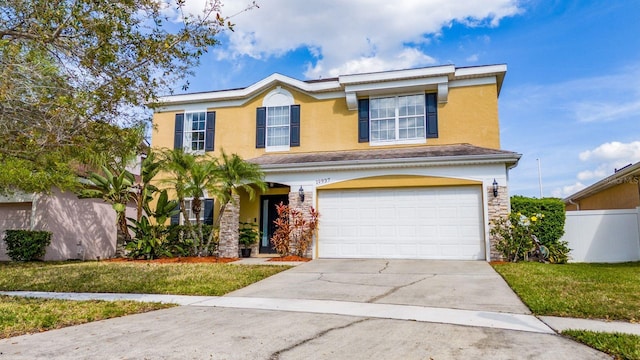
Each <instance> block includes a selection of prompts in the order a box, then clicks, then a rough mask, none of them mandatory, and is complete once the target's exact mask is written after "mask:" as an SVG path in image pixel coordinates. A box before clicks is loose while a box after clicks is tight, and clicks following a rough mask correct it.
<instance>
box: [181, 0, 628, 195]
mask: <svg viewBox="0 0 640 360" xmlns="http://www.w3.org/2000/svg"><path fill="white" fill-rule="evenodd" d="M203 1H204V0H187V6H188V8H189V9H190V10H192V11H194V12H196V11H197V10H198V9H199V8H201V7H202V4H203ZM248 3H249V1H244V0H227V1H225V2H224V6H223V8H222V13H223V15H225V16H229V15H232V14H236V13H238V12H239V11H240V10H241V9H243V8H244V7H246V6H247V4H248ZM257 3H258V5H259V6H260V7H259V8H257V9H253V10H250V11H247V12H240V13H239V14H237V15H235V16H234V17H233V18H232V22H234V23H235V24H236V27H235V32H226V33H223V34H221V36H220V38H219V39H220V41H221V44H220V45H219V46H217V47H215V48H213V49H211V51H210V52H209V53H208V54H206V55H205V56H204V57H203V58H202V61H201V65H200V66H199V67H198V68H197V69H195V76H194V77H192V78H190V79H188V80H189V83H190V87H189V89H188V91H187V92H198V91H211V90H221V89H229V88H238V87H246V86H249V85H251V84H252V83H254V82H256V81H259V80H261V79H262V78H264V77H266V76H268V75H270V74H272V73H275V72H277V73H281V74H284V75H287V76H291V77H293V78H297V79H301V80H307V79H318V78H326V77H333V76H337V75H339V74H350V73H359V72H370V71H380V70H390V69H406V68H414V67H423V66H432V65H442V64H454V65H456V66H473V65H487V64H507V66H508V71H507V76H506V78H505V82H504V85H503V87H502V92H501V94H500V100H499V103H500V109H499V110H500V123H501V141H502V148H503V149H505V150H511V151H516V152H518V153H521V154H522V155H523V156H522V159H521V160H520V163H519V165H518V167H517V168H515V169H513V170H512V171H511V173H510V177H511V178H510V187H511V189H510V190H511V193H512V194H519V195H526V196H535V197H539V196H540V188H539V183H538V162H537V160H536V159H540V168H541V175H542V191H543V196H545V197H546V196H556V197H565V196H567V195H569V194H571V193H573V192H575V191H578V190H580V189H581V188H583V187H585V186H588V185H590V184H592V183H594V182H596V181H598V180H600V179H602V178H603V177H605V176H608V175H610V174H612V173H613V171H614V169H615V168H620V167H622V166H624V165H627V164H629V163H635V162H638V161H640V1H639V0H609V1H607V0H603V1H554V0H546V1H543V0H529V1H527V0H524V1H518V0H483V1H475V0H468V1H454V0H403V1H396V2H390V1H388V0H386V1H384V0H350V1H346V0H324V1H299V0H258V1H257ZM178 89H179V86H177V87H176V90H177V91H179V90H178Z"/></svg>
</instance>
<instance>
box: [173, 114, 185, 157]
mask: <svg viewBox="0 0 640 360" xmlns="http://www.w3.org/2000/svg"><path fill="white" fill-rule="evenodd" d="M183 138H184V114H176V123H175V131H174V136H173V148H174V149H182V140H183Z"/></svg>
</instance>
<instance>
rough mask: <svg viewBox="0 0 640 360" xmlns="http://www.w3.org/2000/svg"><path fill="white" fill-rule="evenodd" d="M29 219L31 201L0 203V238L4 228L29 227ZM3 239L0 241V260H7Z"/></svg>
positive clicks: (19, 228) (17, 228)
mask: <svg viewBox="0 0 640 360" xmlns="http://www.w3.org/2000/svg"><path fill="white" fill-rule="evenodd" d="M30 220H31V203H30V202H28V203H9V204H0V238H3V237H4V231H5V230H22V229H29V226H30ZM9 260H11V259H9V257H8V256H7V248H6V244H5V243H4V241H0V261H9Z"/></svg>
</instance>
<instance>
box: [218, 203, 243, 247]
mask: <svg viewBox="0 0 640 360" xmlns="http://www.w3.org/2000/svg"><path fill="white" fill-rule="evenodd" d="M239 225H240V197H239V196H238V195H235V194H234V195H233V201H232V202H230V203H229V204H227V207H226V208H225V209H224V213H223V214H222V219H220V242H219V243H218V253H219V255H220V257H223V258H237V257H238V255H239V252H240V248H239V246H238V239H239V238H240V233H239V229H238V226H239Z"/></svg>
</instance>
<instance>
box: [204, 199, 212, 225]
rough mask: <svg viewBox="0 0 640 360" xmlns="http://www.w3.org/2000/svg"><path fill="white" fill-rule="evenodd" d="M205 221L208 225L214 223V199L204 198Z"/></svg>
mask: <svg viewBox="0 0 640 360" xmlns="http://www.w3.org/2000/svg"><path fill="white" fill-rule="evenodd" d="M203 215H204V221H203V223H204V224H206V225H213V199H204V214H203Z"/></svg>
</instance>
